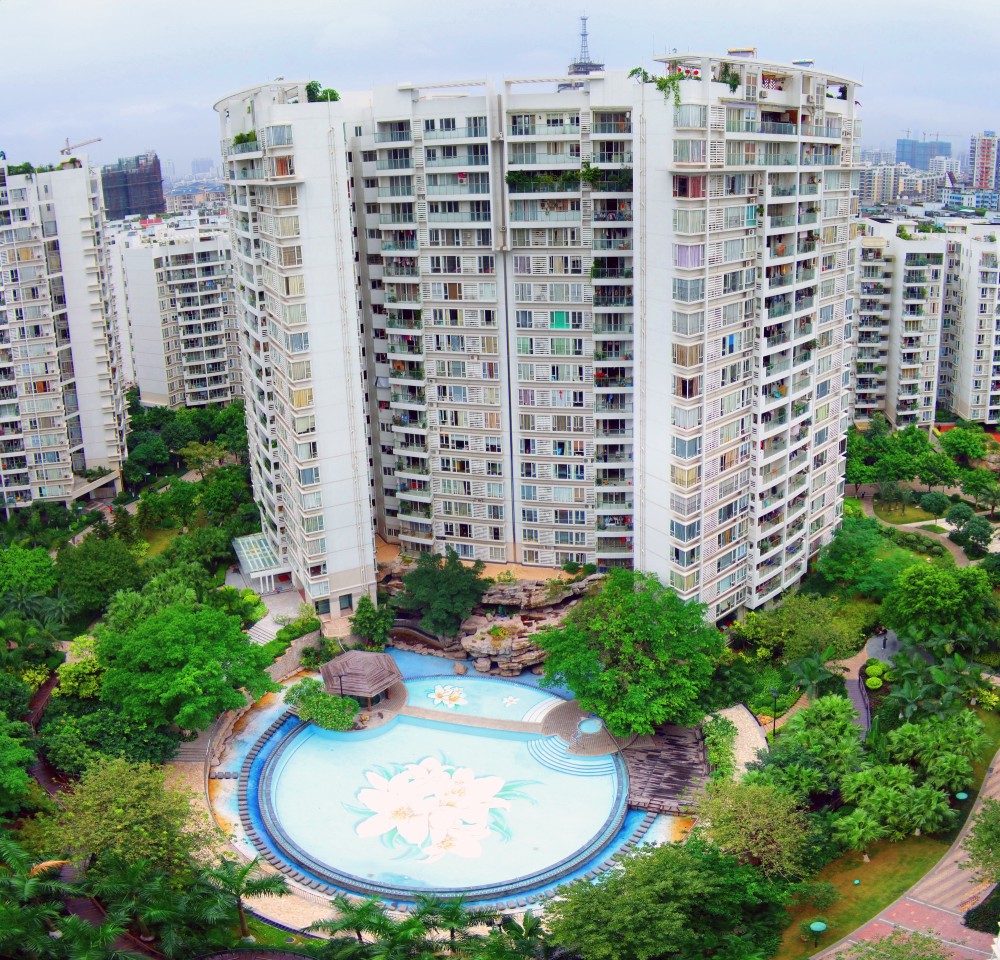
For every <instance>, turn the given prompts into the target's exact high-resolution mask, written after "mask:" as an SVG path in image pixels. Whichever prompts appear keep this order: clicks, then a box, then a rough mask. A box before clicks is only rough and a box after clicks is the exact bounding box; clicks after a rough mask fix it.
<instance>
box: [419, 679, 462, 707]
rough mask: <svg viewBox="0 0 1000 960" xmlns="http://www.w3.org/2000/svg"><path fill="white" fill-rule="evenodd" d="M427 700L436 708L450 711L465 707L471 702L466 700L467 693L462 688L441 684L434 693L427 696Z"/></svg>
mask: <svg viewBox="0 0 1000 960" xmlns="http://www.w3.org/2000/svg"><path fill="white" fill-rule="evenodd" d="M427 698H428V699H429V700H430V701H431V702H432V703H433V704H434V706H435V707H447V708H448V709H449V710H454V709H455V707H461V706H464V705H465V704H467V703H468V702H469V701H468V700H466V699H465V691H464V690H463V689H462V688H461V687H453V686H451V684H445V685H443V686H442V685H441V684H440V683H439V684H438V685H437V686H436V687H435V688H434V692H433V693H429V694H427Z"/></svg>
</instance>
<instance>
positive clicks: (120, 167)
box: [101, 152, 166, 220]
mask: <svg viewBox="0 0 1000 960" xmlns="http://www.w3.org/2000/svg"><path fill="white" fill-rule="evenodd" d="M101 182H102V184H103V187H104V206H105V215H106V216H107V218H108V219H109V220H123V219H124V218H125V217H134V216H148V215H149V214H153V213H163V211H164V210H166V204H165V202H164V200H163V177H162V176H161V174H160V160H159V157H157V156H156V154H155V153H152V152H150V153H144V154H140V155H139V156H137V157H125V158H123V159H121V160H119V161H118V162H117V163H113V164H109V165H108V166H106V167H103V168H102V169H101Z"/></svg>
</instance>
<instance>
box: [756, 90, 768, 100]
mask: <svg viewBox="0 0 1000 960" xmlns="http://www.w3.org/2000/svg"><path fill="white" fill-rule="evenodd" d="M757 98H758V99H759V100H766V99H767V91H766V90H761V91H760V93H758V94H757Z"/></svg>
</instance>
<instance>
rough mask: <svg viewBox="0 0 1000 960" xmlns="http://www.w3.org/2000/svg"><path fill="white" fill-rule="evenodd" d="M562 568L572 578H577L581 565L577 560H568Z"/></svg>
mask: <svg viewBox="0 0 1000 960" xmlns="http://www.w3.org/2000/svg"><path fill="white" fill-rule="evenodd" d="M562 568H563V570H564V571H565V572H566V573H568V574H569V575H570V576H575V575H576V574H578V573H579V572H580V564H578V563H577V562H576V561H575V560H567V561H566V562H565V563H564V564H563V565H562Z"/></svg>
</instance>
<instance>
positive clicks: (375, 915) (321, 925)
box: [309, 893, 391, 943]
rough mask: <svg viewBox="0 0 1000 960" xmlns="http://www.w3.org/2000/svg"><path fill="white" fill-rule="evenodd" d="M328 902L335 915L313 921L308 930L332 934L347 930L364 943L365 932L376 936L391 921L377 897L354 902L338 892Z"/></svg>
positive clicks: (386, 909) (386, 910)
mask: <svg viewBox="0 0 1000 960" xmlns="http://www.w3.org/2000/svg"><path fill="white" fill-rule="evenodd" d="M330 904H331V906H333V907H334V909H335V910H336V911H337V915H336V916H335V917H333V918H332V919H330V920H320V921H318V922H317V923H314V924H313V925H312V926H310V927H309V929H310V930H321V931H323V932H325V933H332V934H338V933H343V931H345V930H349V931H351V933H353V934H354V936H355V937H356V938H357V941H358V943H364V942H365V934H368V935H369V936H377V935H378V934H379V933H380V932H381V931H382V930H384V929H385V928H386V927H387V926H388V924H389V923H391V918H390V917H389V910H388V908H387V907H386V905H385V903H383V902H382V901H381V900H379V899H378V898H377V897H367V898H366V899H364V900H359V901H357V902H355V901H353V900H351V899H350V897H347V896H345V895H344V894H342V893H339V894H337V896H335V897H334V898H333V899H332V900H331V901H330Z"/></svg>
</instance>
